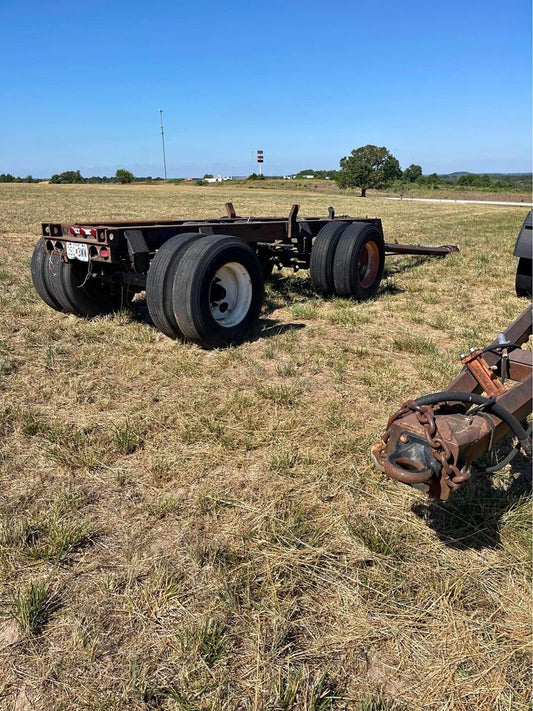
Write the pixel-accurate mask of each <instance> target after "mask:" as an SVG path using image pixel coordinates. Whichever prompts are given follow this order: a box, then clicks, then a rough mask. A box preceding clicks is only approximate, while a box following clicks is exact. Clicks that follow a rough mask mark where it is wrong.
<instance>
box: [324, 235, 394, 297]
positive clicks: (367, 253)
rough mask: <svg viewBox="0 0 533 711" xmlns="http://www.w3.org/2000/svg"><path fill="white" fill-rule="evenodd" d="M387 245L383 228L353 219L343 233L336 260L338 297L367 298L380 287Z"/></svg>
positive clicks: (334, 275)
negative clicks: (382, 231)
mask: <svg viewBox="0 0 533 711" xmlns="http://www.w3.org/2000/svg"><path fill="white" fill-rule="evenodd" d="M384 264H385V245H384V241H383V235H382V233H381V231H380V230H379V229H378V228H377V227H375V226H374V225H372V224H370V223H368V222H354V223H352V224H351V225H350V226H349V227H347V228H346V230H345V231H344V232H343V233H342V235H341V238H340V240H339V243H338V245H337V249H336V251H335V258H334V260H333V281H334V283H335V291H336V293H337V295H338V296H343V297H348V298H354V299H358V300H361V301H362V300H363V299H368V298H370V297H371V296H373V295H374V294H375V293H376V291H377V290H378V287H379V283H380V281H381V277H382V275H383V266H384Z"/></svg>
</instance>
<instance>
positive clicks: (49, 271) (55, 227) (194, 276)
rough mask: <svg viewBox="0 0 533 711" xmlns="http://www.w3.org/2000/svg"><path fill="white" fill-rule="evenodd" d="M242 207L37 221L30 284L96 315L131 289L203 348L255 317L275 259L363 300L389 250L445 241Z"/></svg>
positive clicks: (242, 334)
mask: <svg viewBox="0 0 533 711" xmlns="http://www.w3.org/2000/svg"><path fill="white" fill-rule="evenodd" d="M298 212H299V207H298V205H293V206H292V208H291V210H290V213H289V215H288V217H240V216H238V215H237V214H236V213H235V209H234V207H233V204H232V203H226V215H225V216H224V217H220V218H216V219H206V220H158V221H151V220H137V221H121V222H109V221H105V222H103V221H100V222H94V223H93V222H87V221H85V220H84V221H80V222H76V223H56V222H46V223H43V224H42V233H41V234H42V236H41V238H40V240H39V241H38V243H37V245H36V246H35V250H34V252H33V257H32V263H31V270H32V279H33V283H34V286H35V288H36V290H37V292H38V294H39V295H40V296H41V298H42V299H43V301H45V302H46V303H47V304H48V305H49V306H50V307H51V308H53V309H56V310H58V311H63V312H66V313H72V314H75V315H78V316H84V317H89V318H90V317H94V316H98V315H100V314H103V313H107V312H109V311H113V310H117V309H120V308H122V307H123V306H127V305H128V304H129V303H130V302H131V300H132V299H133V297H134V295H135V294H136V293H138V292H141V291H145V292H146V302H147V306H148V310H149V313H150V316H151V318H152V321H153V323H154V325H155V326H156V328H158V329H159V330H160V331H161V332H162V333H164V334H165V335H167V336H169V337H170V338H181V339H183V340H186V341H192V342H195V343H198V344H199V345H201V346H203V347H205V348H216V347H219V346H225V345H229V344H233V343H238V342H240V341H242V340H243V339H244V338H246V336H247V335H248V333H249V332H250V331H251V329H252V328H253V327H254V325H255V324H256V322H257V320H258V318H259V312H260V310H261V305H262V302H263V285H264V279H265V278H266V277H268V275H269V274H270V273H271V271H272V269H273V267H274V266H277V267H279V268H282V267H291V268H292V269H294V270H298V269H309V272H310V278H311V282H312V284H313V287H314V289H315V290H316V292H317V293H318V294H321V295H323V296H333V295H337V296H341V297H346V298H353V299H356V300H364V299H368V298H370V297H372V296H373V295H374V294H375V293H376V292H377V290H378V287H379V284H380V281H381V278H382V274H383V268H384V259H385V256H386V255H389V254H415V255H424V256H429V257H431V256H445V255H447V254H449V253H450V252H455V251H458V248H457V247H455V246H452V245H444V246H441V247H424V246H420V245H402V244H397V243H387V242H385V240H384V236H383V227H382V224H381V220H380V219H379V218H368V217H348V216H346V215H343V216H338V217H337V216H335V211H334V209H333V208H332V207H330V208H329V209H328V216H327V217H300V216H299V214H298Z"/></svg>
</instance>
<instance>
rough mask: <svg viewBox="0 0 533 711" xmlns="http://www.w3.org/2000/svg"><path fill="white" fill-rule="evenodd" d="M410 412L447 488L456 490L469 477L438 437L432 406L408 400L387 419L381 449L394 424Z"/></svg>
mask: <svg viewBox="0 0 533 711" xmlns="http://www.w3.org/2000/svg"><path fill="white" fill-rule="evenodd" d="M410 412H415V414H416V418H417V420H418V422H419V423H420V424H421V425H422V426H423V428H424V432H425V435H426V439H427V441H428V444H429V447H430V449H431V453H432V455H433V456H434V457H435V459H436V460H437V461H438V462H440V464H441V466H442V470H443V472H444V474H445V476H446V480H447V484H448V486H449V487H450V488H451V489H457V488H458V487H459V485H460V484H462V483H463V482H465V481H467V480H468V479H469V478H470V475H469V474H468V473H467V472H466V469H465V470H464V471H463V470H461V469H459V467H458V466H457V462H456V461H454V456H453V453H452V451H451V450H450V448H449V446H448V444H447V442H445V441H444V440H443V439H442V437H440V435H439V433H438V428H437V422H436V420H435V410H434V408H433V406H432V405H417V404H416V402H415V401H414V400H408V401H407V402H406V403H404V404H403V405H402V407H401V408H400V409H399V410H397V411H396V412H395V413H394V414H393V415H392V416H391V417H390V418H389V421H388V423H387V429H386V430H385V432H384V433H383V434H382V435H381V439H382V442H383V448H384V447H385V445H386V444H387V442H388V440H389V437H390V433H391V428H392V425H393V424H394V422H395V421H396V420H399V419H401V418H402V417H403V416H404V415H407V414H408V413H410Z"/></svg>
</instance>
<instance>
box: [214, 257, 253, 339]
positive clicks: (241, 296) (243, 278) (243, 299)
mask: <svg viewBox="0 0 533 711" xmlns="http://www.w3.org/2000/svg"><path fill="white" fill-rule="evenodd" d="M251 303H252V280H251V278H250V275H249V274H248V270H247V269H245V267H243V265H242V264H239V263H238V262H228V263H227V264H224V265H223V266H222V267H220V269H219V270H218V271H217V272H216V274H215V276H214V277H213V281H212V282H211V287H210V290H209V304H210V308H211V315H212V316H213V318H214V319H215V321H216V322H217V323H218V324H220V325H221V326H225V327H226V328H230V327H232V326H235V325H237V324H238V323H240V322H241V321H242V320H243V319H244V317H245V316H246V314H247V313H248V310H249V308H250V304H251Z"/></svg>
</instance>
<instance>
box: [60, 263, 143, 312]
mask: <svg viewBox="0 0 533 711" xmlns="http://www.w3.org/2000/svg"><path fill="white" fill-rule="evenodd" d="M90 264H91V263H90V262H79V261H72V262H61V263H60V267H59V280H60V285H61V287H62V288H63V290H64V295H65V300H66V301H65V304H66V307H65V311H68V312H69V313H72V314H75V315H76V316H85V317H86V318H92V317H93V316H100V315H102V314H106V313H110V312H111V311H118V310H119V309H121V308H122V307H123V306H128V305H129V304H130V302H131V300H132V299H133V293H132V292H131V291H128V290H127V289H126V288H124V287H121V286H120V285H118V284H116V285H115V284H111V283H109V282H107V281H104V280H103V279H100V278H98V277H97V276H91V274H90V268H91V267H90Z"/></svg>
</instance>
